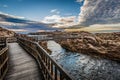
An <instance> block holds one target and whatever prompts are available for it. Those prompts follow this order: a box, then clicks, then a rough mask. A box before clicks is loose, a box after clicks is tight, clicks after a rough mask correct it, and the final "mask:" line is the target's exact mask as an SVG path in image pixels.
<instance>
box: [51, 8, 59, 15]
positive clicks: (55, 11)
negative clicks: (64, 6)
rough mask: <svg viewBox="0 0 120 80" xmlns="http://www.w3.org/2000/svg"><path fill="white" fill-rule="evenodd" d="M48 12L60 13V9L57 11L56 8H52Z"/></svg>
mask: <svg viewBox="0 0 120 80" xmlns="http://www.w3.org/2000/svg"><path fill="white" fill-rule="evenodd" d="M50 12H51V13H54V14H59V13H60V11H58V10H57V9H53V10H51V11H50Z"/></svg>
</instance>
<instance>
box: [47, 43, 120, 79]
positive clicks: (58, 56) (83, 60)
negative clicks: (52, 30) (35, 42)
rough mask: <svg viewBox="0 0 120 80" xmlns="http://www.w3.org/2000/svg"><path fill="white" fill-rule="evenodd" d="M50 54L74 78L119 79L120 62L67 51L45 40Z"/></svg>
mask: <svg viewBox="0 0 120 80" xmlns="http://www.w3.org/2000/svg"><path fill="white" fill-rule="evenodd" d="M47 46H48V48H49V49H50V50H51V51H52V54H51V56H52V57H53V58H54V59H55V60H56V61H57V62H58V64H60V65H61V66H62V67H63V68H64V69H65V70H66V71H67V72H68V73H69V74H70V75H72V76H73V77H74V78H75V80H120V63H119V62H116V61H112V60H108V59H103V58H100V57H98V56H96V57H93V56H89V55H85V54H82V53H73V52H68V51H66V50H65V49H63V48H62V47H61V46H60V45H59V44H58V43H56V42H55V41H48V42H47Z"/></svg>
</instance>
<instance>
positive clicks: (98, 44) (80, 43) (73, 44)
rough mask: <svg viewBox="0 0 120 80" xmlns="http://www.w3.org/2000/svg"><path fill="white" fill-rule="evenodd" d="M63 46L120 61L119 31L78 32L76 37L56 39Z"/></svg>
mask: <svg viewBox="0 0 120 80" xmlns="http://www.w3.org/2000/svg"><path fill="white" fill-rule="evenodd" d="M57 42H58V43H59V44H60V45H61V46H62V47H63V48H65V49H66V50H68V51H72V52H79V53H83V54H89V55H100V56H102V57H104V58H110V59H113V60H118V61H120V33H119V32H118V33H106V34H105V33H97V34H92V33H89V32H83V31H82V32H79V38H78V39H66V40H59V41H57Z"/></svg>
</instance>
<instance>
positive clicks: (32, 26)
mask: <svg viewBox="0 0 120 80" xmlns="http://www.w3.org/2000/svg"><path fill="white" fill-rule="evenodd" d="M0 26H2V27H3V28H7V29H12V30H15V31H23V32H24V31H27V32H36V31H38V30H56V29H55V28H52V27H51V26H50V25H47V24H44V23H40V22H36V21H31V20H27V19H25V18H21V17H17V16H12V15H8V14H4V13H0Z"/></svg>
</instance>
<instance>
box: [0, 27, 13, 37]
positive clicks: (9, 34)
mask: <svg viewBox="0 0 120 80" xmlns="http://www.w3.org/2000/svg"><path fill="white" fill-rule="evenodd" d="M14 35H15V32H13V31H9V30H7V29H4V28H2V27H0V37H13V36H14Z"/></svg>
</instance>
